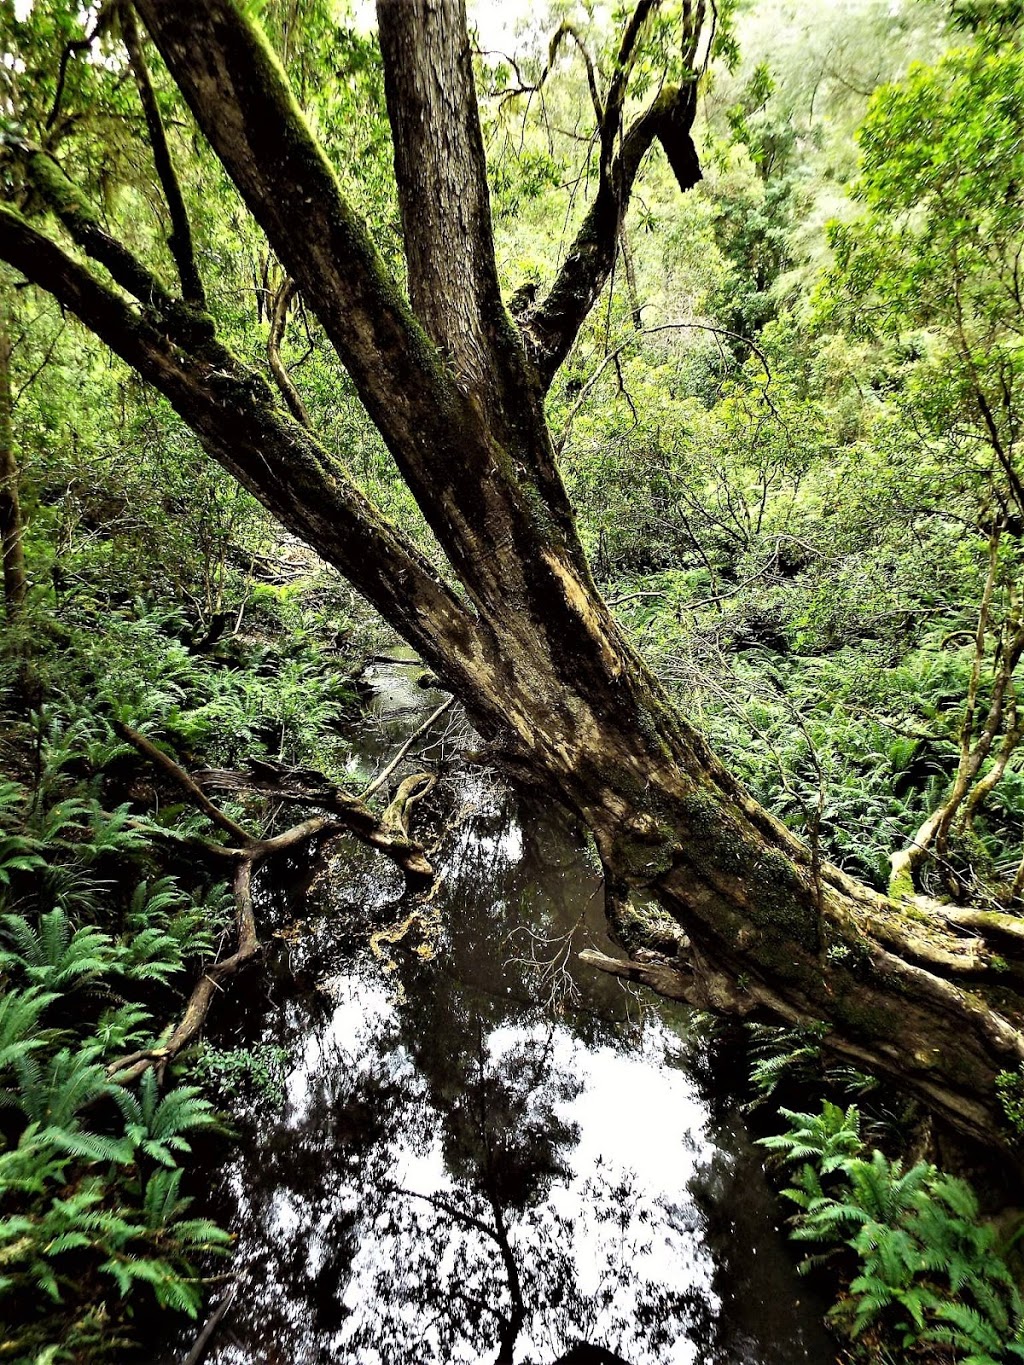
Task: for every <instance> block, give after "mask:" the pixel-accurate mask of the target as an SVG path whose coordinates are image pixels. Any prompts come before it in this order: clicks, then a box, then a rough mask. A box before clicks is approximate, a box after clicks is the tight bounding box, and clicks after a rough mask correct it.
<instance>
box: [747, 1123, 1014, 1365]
mask: <svg viewBox="0 0 1024 1365" xmlns="http://www.w3.org/2000/svg"><path fill="white" fill-rule="evenodd" d="M781 1112H782V1113H783V1115H784V1116H785V1117H786V1118H787V1119H788V1120H789V1123H790V1128H789V1131H788V1132H787V1133H784V1134H781V1135H778V1136H775V1137H772V1138H767V1139H764V1140H763V1143H762V1145H764V1146H766V1147H767V1148H768V1149H769V1150H771V1151H773V1152H775V1153H777V1154H778V1157H779V1159H781V1160H782V1161H784V1162H786V1163H787V1164H790V1165H792V1166H794V1167H796V1168H797V1169H796V1170H795V1172H794V1176H795V1178H794V1184H793V1186H792V1187H791V1188H790V1189H788V1190H786V1191H785V1193H786V1194H787V1195H788V1197H789V1198H790V1199H791V1200H792V1201H793V1202H794V1203H795V1204H796V1205H797V1209H798V1212H797V1214H796V1215H795V1218H794V1227H793V1229H792V1232H791V1236H792V1237H793V1238H794V1239H796V1240H797V1241H802V1242H810V1243H812V1244H815V1245H817V1246H818V1247H821V1248H823V1250H821V1251H818V1252H816V1253H814V1254H812V1255H811V1256H809V1257H807V1258H805V1260H804V1261H803V1263H802V1265H801V1269H802V1270H807V1269H808V1268H810V1266H812V1265H814V1264H820V1263H821V1262H822V1261H823V1260H824V1259H826V1258H827V1256H828V1254H829V1250H830V1248H834V1247H837V1246H846V1247H848V1248H849V1249H850V1250H852V1251H853V1252H854V1253H855V1254H856V1256H857V1258H858V1262H859V1271H858V1273H857V1274H856V1275H855V1276H854V1277H853V1279H852V1280H851V1281H850V1285H849V1298H848V1299H846V1300H844V1301H842V1302H841V1303H840V1304H838V1305H837V1306H836V1307H835V1308H834V1309H833V1310H832V1313H831V1316H832V1318H833V1320H834V1321H837V1322H840V1323H843V1324H845V1326H846V1328H847V1330H848V1332H849V1334H850V1336H851V1337H853V1338H856V1337H859V1336H860V1335H861V1334H862V1333H864V1332H865V1331H866V1330H867V1329H868V1328H871V1329H872V1331H875V1332H877V1331H882V1332H883V1333H888V1334H889V1335H890V1336H891V1337H893V1338H894V1339H896V1340H898V1341H899V1342H900V1344H901V1345H902V1346H904V1347H906V1346H913V1345H915V1343H921V1344H925V1343H932V1344H936V1345H941V1346H944V1347H949V1348H950V1349H952V1350H953V1351H955V1352H956V1353H957V1358H958V1359H960V1358H963V1359H964V1361H967V1360H970V1361H973V1362H974V1365H1006V1363H1007V1362H1009V1361H1011V1360H1019V1359H1024V1314H1022V1305H1021V1299H1020V1295H1019V1293H1018V1291H1017V1287H1016V1285H1015V1283H1014V1281H1013V1277H1012V1276H1011V1275H1010V1272H1009V1270H1008V1269H1007V1267H1006V1264H1005V1263H1004V1262H1003V1261H1002V1260H1001V1258H1000V1257H999V1256H998V1255H996V1253H995V1250H994V1247H995V1236H994V1233H993V1232H992V1230H991V1229H990V1228H987V1227H985V1226H984V1225H983V1224H981V1223H980V1222H979V1221H978V1205H977V1199H976V1198H975V1195H974V1192H973V1191H972V1190H971V1188H970V1186H969V1185H967V1184H966V1183H965V1182H964V1181H962V1180H958V1179H956V1178H954V1177H952V1176H949V1175H945V1174H943V1173H942V1172H939V1171H937V1170H936V1168H935V1167H934V1166H931V1165H929V1164H928V1163H927V1162H918V1163H917V1165H915V1166H912V1167H911V1168H910V1169H909V1170H906V1171H905V1170H904V1169H903V1167H902V1165H901V1163H900V1162H898V1161H890V1160H889V1159H888V1158H887V1157H886V1156H885V1155H884V1154H883V1153H882V1152H879V1151H874V1152H872V1153H871V1156H870V1158H865V1157H863V1156H862V1155H860V1140H859V1136H858V1131H859V1130H858V1125H857V1122H856V1117H857V1116H856V1111H855V1110H853V1109H851V1110H848V1111H847V1112H846V1113H845V1114H844V1113H843V1111H842V1110H840V1109H838V1108H837V1106H835V1105H829V1104H828V1103H826V1104H825V1105H824V1106H823V1109H822V1113H821V1114H820V1115H810V1114H799V1113H793V1112H790V1111H787V1110H783V1111H781ZM826 1182H827V1183H826Z"/></svg>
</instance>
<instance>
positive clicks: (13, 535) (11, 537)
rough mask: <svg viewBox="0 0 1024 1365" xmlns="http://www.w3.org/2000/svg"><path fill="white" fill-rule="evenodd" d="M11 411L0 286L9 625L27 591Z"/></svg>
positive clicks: (0, 505)
mask: <svg viewBox="0 0 1024 1365" xmlns="http://www.w3.org/2000/svg"><path fill="white" fill-rule="evenodd" d="M13 409H14V399H13V394H12V392H11V331H10V317H9V310H8V299H7V291H6V289H5V288H4V287H3V285H0V548H2V550H3V558H4V605H5V607H6V610H7V620H8V622H11V621H13V620H14V619H15V617H16V616H17V615H18V613H19V612H20V611H21V608H22V606H23V604H24V601H25V591H26V587H27V580H26V578H25V548H24V545H23V536H22V532H23V527H22V521H21V503H20V502H19V499H18V462H17V459H16V458H15V454H14V424H13V421H12V417H13Z"/></svg>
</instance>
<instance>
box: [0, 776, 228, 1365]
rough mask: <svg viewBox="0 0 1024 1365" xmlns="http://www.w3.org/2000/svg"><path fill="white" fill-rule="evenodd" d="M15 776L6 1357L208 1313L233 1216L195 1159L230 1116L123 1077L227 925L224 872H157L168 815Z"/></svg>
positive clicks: (1, 1249) (193, 1092)
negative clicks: (198, 1182)
mask: <svg viewBox="0 0 1024 1365" xmlns="http://www.w3.org/2000/svg"><path fill="white" fill-rule="evenodd" d="M80 793H81V788H79V794H72V795H68V796H65V797H63V798H62V799H59V800H55V801H53V802H52V803H51V802H40V801H39V800H37V799H36V796H37V795H38V789H37V792H36V793H33V792H31V791H30V790H28V789H27V788H25V787H23V786H21V785H19V784H18V783H13V782H7V783H4V784H3V785H2V786H0V983H2V989H3V995H2V999H0V1106H2V1107H0V1139H2V1146H0V1211H2V1219H0V1298H2V1300H3V1317H4V1320H5V1322H6V1324H7V1334H6V1336H5V1339H4V1341H3V1344H2V1346H0V1358H3V1359H10V1360H36V1361H40V1362H49V1361H60V1360H75V1361H77V1360H90V1361H91V1360H102V1359H105V1358H107V1357H108V1356H109V1355H110V1354H112V1353H113V1352H115V1351H116V1350H118V1349H120V1348H122V1347H124V1346H126V1345H128V1344H129V1343H130V1341H131V1340H132V1338H133V1320H134V1319H135V1318H136V1317H137V1315H138V1313H139V1312H144V1311H146V1310H147V1308H148V1307H150V1306H151V1305H152V1303H153V1301H154V1300H155V1303H156V1304H157V1305H159V1306H160V1307H161V1308H168V1309H173V1310H177V1311H181V1312H185V1313H188V1314H190V1315H192V1316H195V1315H196V1313H197V1311H198V1308H199V1306H200V1303H201V1301H202V1280H201V1278H200V1275H199V1271H198V1269H197V1266H198V1264H199V1262H200V1261H201V1260H203V1259H205V1258H206V1256H207V1255H208V1254H209V1253H212V1252H218V1251H224V1250H226V1248H227V1246H228V1244H229V1238H228V1236H227V1234H226V1233H225V1232H223V1231H222V1230H221V1229H220V1228H218V1227H216V1226H215V1225H214V1224H213V1223H212V1222H210V1221H209V1220H208V1219H205V1218H200V1217H193V1216H191V1214H190V1210H189V1204H190V1202H191V1201H190V1200H189V1199H188V1198H186V1197H185V1195H184V1194H183V1192H182V1178H183V1169H182V1166H181V1162H182V1161H183V1159H185V1158H187V1157H188V1156H189V1154H190V1152H191V1141H192V1139H193V1137H194V1136H195V1135H196V1134H199V1133H202V1132H205V1131H212V1130H215V1129H217V1128H218V1127H219V1123H218V1118H217V1115H216V1112H215V1110H214V1108H213V1106H212V1105H211V1104H210V1103H209V1101H208V1100H206V1099H204V1098H203V1097H202V1095H201V1094H200V1092H199V1090H198V1089H197V1088H196V1087H194V1086H188V1085H179V1086H177V1087H176V1088H173V1089H170V1090H168V1091H166V1093H163V1094H161V1092H160V1090H159V1089H158V1086H157V1082H156V1077H155V1075H154V1074H153V1073H152V1072H148V1073H147V1074H146V1075H144V1076H143V1077H142V1079H141V1081H140V1082H139V1084H138V1086H137V1088H135V1089H129V1088H126V1087H123V1086H121V1085H117V1084H115V1083H113V1082H112V1081H110V1080H109V1079H108V1077H107V1067H108V1065H109V1064H110V1063H111V1062H112V1061H113V1060H115V1059H116V1058H118V1057H120V1056H123V1055H124V1054H125V1053H128V1052H133V1051H135V1050H136V1049H138V1048H142V1047H150V1046H153V1045H155V1044H156V1043H157V1042H158V1035H159V1031H160V1029H161V1028H162V1027H163V1023H164V1020H165V1018H166V1017H167V1016H168V1014H169V1013H170V1012H172V1011H173V1009H174V1007H175V1005H176V1003H177V1001H178V999H179V995H180V989H181V987H182V986H184V985H185V984H187V981H188V978H187V976H186V975H185V969H186V967H187V966H188V965H189V964H190V963H192V962H195V961H197V960H200V959H202V958H203V957H206V956H208V955H210V954H211V953H212V951H213V948H214V941H215V937H216V934H217V932H218V930H219V929H220V928H221V927H222V926H223V924H224V923H225V921H226V910H227V897H226V895H225V893H224V892H223V890H222V889H221V888H219V887H217V886H215V885H214V886H210V887H207V888H205V889H189V890H186V889H185V888H184V887H183V886H182V885H181V884H179V882H178V881H177V880H175V878H173V877H170V876H166V875H165V876H157V877H154V876H152V875H151V870H150V867H149V866H148V864H149V862H150V857H149V850H150V845H151V841H152V838H153V831H152V830H151V829H150V828H149V827H148V822H147V821H146V820H145V819H144V818H142V817H140V816H137V815H133V814H131V813H130V812H129V810H128V808H127V806H125V805H122V806H120V807H118V808H117V809H115V810H113V811H110V810H105V809H104V808H103V806H102V805H101V803H100V802H99V800H98V799H97V798H96V797H95V796H89V795H83V794H80Z"/></svg>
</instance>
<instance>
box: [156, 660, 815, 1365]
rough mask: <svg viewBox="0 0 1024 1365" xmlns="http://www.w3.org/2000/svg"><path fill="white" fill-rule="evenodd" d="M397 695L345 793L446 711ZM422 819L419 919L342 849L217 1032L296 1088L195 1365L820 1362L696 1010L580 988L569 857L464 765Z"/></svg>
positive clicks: (268, 1138)
mask: <svg viewBox="0 0 1024 1365" xmlns="http://www.w3.org/2000/svg"><path fill="white" fill-rule="evenodd" d="M413 673H414V670H413V669H412V668H411V667H405V666H403V665H400V664H395V665H381V666H379V667H378V668H377V669H376V670H375V672H374V675H373V677H372V679H371V681H372V684H373V687H374V694H375V710H376V712H377V719H376V721H375V722H371V723H370V724H368V725H367V726H366V727H364V728H363V729H362V730H361V731H360V733H359V735H358V736H357V737H356V738H355V740H354V741H353V743H352V752H351V760H350V765H351V767H352V770H353V772H354V773H359V774H362V773H367V774H368V773H371V772H373V771H374V770H375V769H376V767H378V766H379V765H380V764H381V763H382V762H383V761H385V759H386V756H387V755H388V754H390V753H391V752H393V751H394V748H395V746H396V745H397V744H398V743H400V742H401V740H402V737H403V735H407V734H409V733H411V732H412V730H413V729H414V728H415V727H416V726H417V725H418V724H419V723H420V722H421V721H422V719H423V718H424V716H425V715H426V714H427V713H428V711H429V709H430V708H432V707H433V706H435V705H436V704H437V701H438V700H439V696H438V694H436V693H431V692H429V691H427V692H424V691H423V690H422V689H420V688H418V687H416V686H415V685H414V682H413ZM443 743H444V741H443V740H442V739H437V740H436V743H435V748H434V753H435V755H436V753H437V752H438V749H439V746H441V745H442V744H443ZM423 804H424V807H425V811H424V816H423V820H422V821H421V822H420V824H419V825H418V833H420V834H423V833H424V827H425V831H426V833H427V834H428V835H432V836H433V837H435V838H438V839H439V840H440V846H439V850H438V855H437V858H436V862H437V865H438V866H439V868H441V869H442V870H443V878H442V880H441V882H440V885H439V888H438V889H437V892H436V894H435V896H434V899H433V900H432V902H430V903H429V904H428V905H426V906H423V907H419V909H418V910H416V907H414V906H411V905H409V904H407V903H404V902H400V898H401V891H402V886H401V879H400V877H399V876H398V874H397V873H396V872H394V870H393V869H392V868H391V867H390V864H387V863H386V862H385V861H384V860H382V859H381V858H380V857H378V856H376V855H371V854H367V853H364V852H361V851H358V850H357V851H356V852H355V853H353V849H352V847H351V846H350V845H349V844H348V843H347V842H346V846H345V847H344V848H343V849H341V850H340V851H339V853H338V855H337V856H336V857H335V858H334V859H333V860H332V861H331V862H330V863H329V865H328V866H327V867H326V868H325V870H324V871H322V872H321V874H320V875H319V876H318V877H317V879H316V881H315V883H314V884H313V885H312V886H311V887H308V888H303V892H302V896H301V898H299V899H296V898H295V896H294V895H293V897H292V900H291V903H290V905H289V906H288V907H286V909H287V913H286V914H285V916H284V918H285V920H288V919H289V918H290V920H291V927H290V928H289V929H287V930H286V931H285V932H284V935H283V936H282V937H280V938H278V939H277V945H278V946H277V950H276V952H274V953H272V954H271V962H272V967H273V970H272V971H270V972H269V973H268V974H267V977H266V984H265V986H264V987H263V988H262V989H263V990H264V997H263V998H262V1000H261V1001H260V1006H259V1009H258V1010H255V1011H254V1009H253V1006H252V1004H251V1002H250V1004H249V1006H248V1007H247V1016H248V1017H247V1018H240V1020H239V1021H236V1024H235V1025H234V1026H233V1027H234V1029H235V1035H236V1036H235V1041H241V1040H245V1041H247V1042H249V1043H250V1044H251V1043H254V1042H260V1041H262V1042H270V1043H274V1044H276V1045H280V1046H282V1047H283V1048H285V1049H286V1050H287V1056H288V1061H287V1064H286V1068H285V1080H284V1098H283V1103H281V1104H280V1105H279V1106H276V1107H275V1106H273V1105H269V1106H267V1107H266V1109H265V1111H261V1116H260V1119H259V1122H258V1123H257V1124H255V1125H254V1126H253V1129H252V1131H248V1130H247V1131H246V1132H245V1134H244V1140H243V1141H242V1142H240V1143H239V1144H237V1145H236V1146H235V1147H233V1148H232V1150H231V1152H230V1155H229V1159H228V1161H227V1164H226V1165H225V1166H224V1167H223V1169H222V1170H221V1172H220V1177H219V1179H220V1182H221V1185H220V1199H221V1202H222V1205H223V1207H224V1208H225V1209H226V1211H227V1214H226V1216H228V1217H229V1218H230V1225H231V1227H232V1230H233V1231H234V1232H235V1233H236V1234H237V1239H238V1241H237V1251H236V1255H235V1259H234V1263H233V1267H232V1270H233V1274H234V1275H235V1277H236V1282H237V1291H236V1294H235V1298H234V1300H233V1303H232V1306H231V1308H230V1310H229V1311H228V1313H227V1314H226V1315H225V1318H224V1320H223V1322H222V1324H221V1326H220V1327H219V1329H218V1331H217V1334H216V1336H215V1337H214V1339H213V1345H212V1346H211V1349H210V1350H209V1352H208V1354H207V1356H206V1359H207V1360H208V1361H212V1362H215V1363H216V1365H279V1363H280V1365H284V1363H285V1362H288V1365H321V1363H322V1365H327V1363H328V1362H331V1363H334V1362H359V1365H391V1362H395V1363H396V1365H397V1363H398V1362H401V1365H407V1363H408V1365H412V1363H413V1362H415V1363H416V1365H434V1363H435V1362H436V1363H437V1365H442V1363H444V1365H447V1362H477V1361H487V1362H498V1363H499V1365H506V1362H507V1363H508V1365H513V1363H515V1365H525V1363H526V1362H529V1363H530V1365H553V1363H554V1362H556V1361H561V1360H563V1359H564V1360H566V1361H573V1362H577V1365H584V1362H587V1361H593V1362H601V1361H604V1362H609V1361H618V1360H622V1361H628V1362H629V1365H652V1363H653V1362H666V1363H668V1362H671V1363H673V1365H675V1363H678V1365H689V1362H701V1363H702V1365H832V1362H833V1361H834V1359H835V1353H834V1349H833V1348H831V1347H830V1342H829V1339H828V1337H827V1336H826V1334H825V1333H824V1331H823V1329H822V1328H821V1327H820V1318H821V1313H822V1309H823V1305H821V1304H820V1303H819V1302H817V1301H815V1300H813V1299H812V1298H810V1297H809V1296H808V1294H807V1292H806V1286H805V1285H804V1284H802V1282H801V1281H800V1280H799V1279H798V1278H797V1277H796V1275H795V1274H794V1271H793V1269H792V1260H791V1257H790V1256H789V1254H788V1252H787V1251H786V1250H785V1248H784V1238H783V1234H782V1233H781V1232H780V1231H779V1230H778V1227H777V1222H778V1219H779V1218H780V1216H781V1215H780V1211H779V1209H778V1206H777V1204H776V1202H775V1200H774V1199H773V1197H772V1196H771V1194H770V1193H769V1190H768V1187H767V1185H766V1182H765V1179H764V1176H763V1174H762V1170H761V1163H760V1159H759V1157H758V1155H757V1151H756V1149H755V1148H753V1147H752V1145H751V1142H750V1140H749V1138H748V1137H747V1135H746V1133H745V1130H744V1127H743V1124H742V1121H741V1119H740V1117H739V1114H738V1112H737V1106H736V1104H735V1102H733V1101H732V1100H731V1099H730V1097H729V1096H728V1095H727V1094H725V1095H723V1094H721V1093H717V1094H716V1093H715V1089H714V1083H713V1082H712V1081H709V1079H708V1077H707V1075H706V1074H705V1073H706V1067H705V1068H704V1069H703V1071H702V1062H703V1061H704V1060H705V1052H704V1047H703V1044H702V1043H701V1040H700V1038H699V1037H698V1036H697V1034H696V1032H695V1031H694V1029H693V1028H692V1026H691V1022H690V1020H689V1017H688V1015H687V1013H686V1012H685V1011H684V1010H681V1009H674V1008H670V1007H668V1006H667V1005H664V1004H658V1005H652V1003H651V1002H650V1001H649V1000H646V1001H642V1000H641V999H640V998H639V996H637V995H635V994H634V993H632V992H630V991H627V990H626V989H624V988H623V987H622V986H621V985H620V984H619V983H618V982H617V981H615V980H613V979H611V978H608V977H604V976H601V975H598V974H596V973H594V972H592V971H585V970H582V969H580V968H579V967H578V965H577V963H576V960H575V959H576V953H577V952H578V951H579V949H580V948H581V947H583V946H587V945H593V946H598V947H604V948H605V949H606V950H609V951H612V949H610V948H609V945H608V944H607V940H606V937H605V933H604V927H603V916H602V905H601V898H600V895H599V879H598V877H597V875H596V872H595V869H594V868H593V866H592V865H591V862H590V861H589V858H588V854H587V850H586V847H585V844H584V842H583V840H582V838H581V837H580V835H579V834H578V833H577V832H575V831H574V830H573V829H572V828H571V827H570V826H569V825H568V824H567V823H566V822H565V821H564V820H563V819H562V818H560V817H559V816H558V815H557V813H555V812H551V811H546V810H544V809H539V808H537V807H535V806H532V807H528V808H527V807H522V806H521V805H520V804H519V803H518V802H517V800H516V798H515V797H513V796H512V795H511V794H510V793H509V792H508V791H507V789H505V788H503V787H501V786H499V785H498V784H496V783H495V782H494V781H493V780H491V779H488V778H486V777H485V776H481V775H479V774H474V773H473V772H472V771H467V770H466V769H464V768H463V769H461V770H457V771H456V772H454V774H453V775H451V776H449V777H447V778H445V779H444V780H443V781H442V782H441V783H439V786H438V788H437V789H436V791H435V793H434V794H433V795H432V797H431V798H430V799H429V801H428V802H424V803H423ZM428 806H429V809H426V808H427V807H428ZM431 811H432V812H433V813H432V814H431ZM281 909H282V907H281V906H278V907H277V910H278V911H279V912H280V911H281ZM414 910H416V913H415V914H414V915H413V917H412V918H411V919H410V912H411V911H414ZM368 925H371V926H372V927H373V928H376V929H378V930H379V931H381V932H379V933H378V935H377V937H375V938H374V939H373V940H372V941H371V943H370V944H369V945H368V942H367V940H368V937H369V934H368V930H367V926H368ZM229 1032H230V1030H229ZM222 1041H226V1042H230V1041H232V1040H231V1039H230V1038H229V1039H226V1040H222ZM182 1354H183V1353H182V1352H180V1351H179V1352H178V1353H177V1354H175V1355H168V1356H167V1357H166V1359H167V1360H168V1361H169V1360H172V1359H174V1360H180V1359H181V1356H182Z"/></svg>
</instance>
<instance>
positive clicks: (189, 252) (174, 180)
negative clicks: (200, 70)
mask: <svg viewBox="0 0 1024 1365" xmlns="http://www.w3.org/2000/svg"><path fill="white" fill-rule="evenodd" d="M120 14H121V36H122V38H123V39H124V45H125V47H126V48H127V49H128V60H129V62H130V63H131V68H132V74H133V75H134V77H135V84H136V87H137V88H138V92H139V99H140V100H141V101H142V111H143V113H144V114H145V117H146V128H147V130H148V132H149V141H150V146H151V147H152V149H153V164H154V165H155V167H156V172H157V175H158V176H159V177H160V184H161V185H162V186H163V191H164V199H165V201H166V203H167V211H168V213H169V214H170V215H171V235H170V236H169V237H168V239H167V245H168V246H169V247H170V249H171V255H172V256H173V257H174V264H175V265H176V266H177V268H178V278H179V279H180V280H181V291H182V295H183V297H184V299H185V302H186V303H188V304H190V305H191V306H192V307H193V308H197V309H199V310H200V311H201V312H205V311H206V294H205V292H204V290H203V282H202V280H201V279H200V276H199V269H198V267H197V265H196V257H195V250H194V248H193V245H192V225H191V223H190V222H189V217H188V212H187V210H186V208H185V201H184V199H183V198H182V195H181V185H180V184H179V182H178V177H177V174H176V173H175V170H174V163H173V161H172V160H171V152H170V148H169V147H168V145H167V135H166V133H165V132H164V125H163V120H162V119H161V117H160V110H159V107H158V106H157V102H156V92H155V91H154V89H153V82H152V81H151V80H150V76H149V68H148V67H147V65H146V58H145V54H144V53H143V50H142V40H141V37H140V36H139V28H138V25H137V24H136V22H135V11H134V10H133V9H132V6H131V3H130V0H124V2H123V3H122V5H121V10H120Z"/></svg>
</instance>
